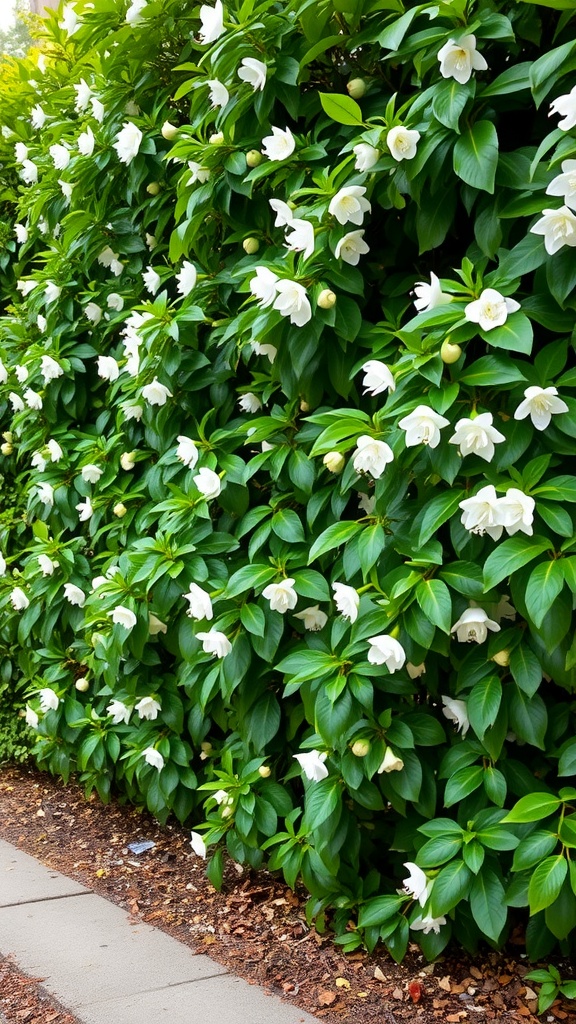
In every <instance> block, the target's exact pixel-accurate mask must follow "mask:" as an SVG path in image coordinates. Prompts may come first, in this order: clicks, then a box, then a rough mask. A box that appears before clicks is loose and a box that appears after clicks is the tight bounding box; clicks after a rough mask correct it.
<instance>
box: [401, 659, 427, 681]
mask: <svg viewBox="0 0 576 1024" xmlns="http://www.w3.org/2000/svg"><path fill="white" fill-rule="evenodd" d="M406 671H407V673H408V675H409V676H410V679H419V678H420V676H423V675H424V674H425V672H426V665H425V664H424V662H422V663H421V664H420V665H413V664H412V662H411V661H407V662H406Z"/></svg>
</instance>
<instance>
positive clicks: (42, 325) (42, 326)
mask: <svg viewBox="0 0 576 1024" xmlns="http://www.w3.org/2000/svg"><path fill="white" fill-rule="evenodd" d="M36 324H37V326H38V330H39V331H42V333H44V331H45V330H46V327H47V326H48V321H47V320H46V317H45V316H42V313H38V316H37V317H36Z"/></svg>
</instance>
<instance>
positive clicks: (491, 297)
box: [464, 288, 520, 331]
mask: <svg viewBox="0 0 576 1024" xmlns="http://www.w3.org/2000/svg"><path fill="white" fill-rule="evenodd" d="M518 309H520V303H519V302H516V300H515V299H505V298H504V296H503V295H501V294H500V292H497V291H496V289H495V288H484V290H483V291H482V292H481V294H480V298H478V299H476V300H475V301H474V302H469V303H468V305H467V306H465V307H464V316H465V317H466V319H467V320H468V321H469V322H470V323H472V324H479V325H480V327H481V329H482V330H483V331H491V330H492V329H493V328H494V327H502V324H505V323H506V320H507V318H508V314H509V313H515V312H516V311H517V310H518Z"/></svg>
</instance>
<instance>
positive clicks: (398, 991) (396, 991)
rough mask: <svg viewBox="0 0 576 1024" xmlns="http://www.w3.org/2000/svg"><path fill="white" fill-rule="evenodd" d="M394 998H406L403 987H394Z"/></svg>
mask: <svg viewBox="0 0 576 1024" xmlns="http://www.w3.org/2000/svg"><path fill="white" fill-rule="evenodd" d="M392 999H404V993H403V991H402V989H401V988H395V989H392Z"/></svg>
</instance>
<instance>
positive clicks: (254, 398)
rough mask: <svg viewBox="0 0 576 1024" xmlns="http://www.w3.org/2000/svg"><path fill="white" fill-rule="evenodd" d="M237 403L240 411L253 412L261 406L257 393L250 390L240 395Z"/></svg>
mask: <svg viewBox="0 0 576 1024" xmlns="http://www.w3.org/2000/svg"><path fill="white" fill-rule="evenodd" d="M238 405H239V406H240V408H241V410H242V412H251V413H254V412H258V410H259V409H261V408H262V402H261V401H260V399H259V398H258V395H255V394H254V393H253V392H252V391H247V392H246V394H245V395H242V398H240V399H238Z"/></svg>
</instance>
